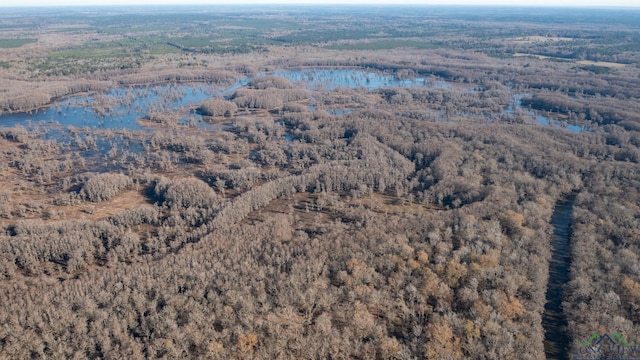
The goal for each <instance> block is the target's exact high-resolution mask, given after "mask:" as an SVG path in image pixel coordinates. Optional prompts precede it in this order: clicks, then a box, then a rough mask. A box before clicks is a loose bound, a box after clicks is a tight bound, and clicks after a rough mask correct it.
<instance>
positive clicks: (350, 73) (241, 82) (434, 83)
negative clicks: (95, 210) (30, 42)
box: [0, 69, 585, 132]
mask: <svg viewBox="0 0 640 360" xmlns="http://www.w3.org/2000/svg"><path fill="white" fill-rule="evenodd" d="M269 74H270V75H276V76H281V77H284V78H287V79H289V80H291V81H293V82H296V83H303V84H304V86H305V87H307V88H308V89H310V90H334V89H337V88H340V87H345V88H359V87H362V88H365V89H367V90H375V89H378V88H382V87H429V88H440V89H453V88H457V87H456V86H455V84H451V83H449V82H446V81H443V80H439V79H434V78H424V77H418V78H412V79H407V78H399V77H397V76H395V75H393V74H385V73H376V72H371V71H365V70H357V69H301V70H285V71H276V72H273V73H269ZM262 75H267V74H259V75H258V76H262ZM251 79H252V77H245V78H241V79H238V80H237V81H235V83H233V84H231V85H229V86H227V87H223V88H220V87H214V86H213V85H210V84H162V85H150V86H140V87H132V88H119V89H113V90H110V91H108V92H105V93H101V94H91V95H79V96H73V97H70V98H66V99H62V100H58V101H55V102H53V103H52V104H51V106H49V107H46V108H43V109H40V110H38V111H34V112H29V113H16V114H5V115H2V116H0V126H1V127H11V126H15V125H23V126H28V125H29V124H38V123H45V124H46V123H56V124H59V125H61V126H63V127H71V126H73V127H79V128H83V127H87V128H89V129H128V130H146V131H150V130H148V129H147V128H145V127H144V126H142V125H141V124H140V123H138V122H137V119H140V118H143V117H145V116H147V115H149V113H150V111H153V110H157V111H181V112H182V113H188V114H189V115H187V116H184V117H183V118H181V119H180V123H182V124H187V123H189V124H195V126H197V127H199V128H202V129H204V130H214V129H213V128H212V127H211V126H210V125H209V124H208V123H207V122H205V121H203V120H202V117H201V116H200V115H198V114H196V113H195V112H193V111H192V110H193V108H194V107H195V104H197V103H199V102H201V101H203V100H206V99H209V98H211V97H214V96H226V97H229V96H230V95H231V94H233V92H234V91H235V90H236V89H238V88H240V87H241V86H245V85H246V84H247V83H248V82H249V81H250V80H251ZM459 90H460V91H474V89H473V88H465V89H459ZM522 96H523V95H522V94H517V95H514V96H513V98H512V101H511V103H510V104H509V106H508V107H507V108H506V109H505V111H504V115H506V116H512V115H513V114H514V113H515V112H516V111H520V110H521V105H520V104H521V100H522ZM310 111H313V109H312V105H310ZM349 111H350V109H336V110H332V112H330V113H332V114H334V115H342V114H347V113H348V112H349ZM529 113H530V114H531V115H532V116H535V118H536V120H537V121H538V122H539V123H541V124H543V125H551V126H555V127H560V128H566V129H567V130H569V131H571V132H580V131H583V130H585V129H584V128H583V127H580V126H576V125H568V126H565V124H563V123H561V122H560V121H557V120H554V119H549V118H546V117H544V116H540V115H536V114H534V113H532V112H529Z"/></svg>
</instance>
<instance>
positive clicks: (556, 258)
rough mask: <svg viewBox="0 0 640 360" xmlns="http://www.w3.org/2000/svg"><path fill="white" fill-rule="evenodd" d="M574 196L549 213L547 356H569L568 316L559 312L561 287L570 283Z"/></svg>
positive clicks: (544, 320) (562, 358)
mask: <svg viewBox="0 0 640 360" xmlns="http://www.w3.org/2000/svg"><path fill="white" fill-rule="evenodd" d="M575 198H576V195H575V194H573V193H572V194H569V195H567V196H565V197H564V198H562V199H560V200H558V202H557V203H556V207H555V209H554V211H553V215H552V216H551V225H552V226H553V235H552V237H551V250H552V256H551V262H550V263H549V284H548V285H547V299H546V303H545V306H544V314H543V315H542V326H543V327H544V332H545V334H544V352H545V355H546V357H547V359H549V360H551V359H554V360H566V359H569V355H568V348H569V337H568V335H567V319H566V317H565V316H564V314H563V312H562V300H563V298H564V287H565V285H566V284H567V283H568V282H569V267H570V266H571V243H570V240H569V237H570V235H571V212H572V211H573V202H574V201H575Z"/></svg>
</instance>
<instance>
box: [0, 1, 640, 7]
mask: <svg viewBox="0 0 640 360" xmlns="http://www.w3.org/2000/svg"><path fill="white" fill-rule="evenodd" d="M345 3H349V4H393V5H399V4H417V5H512V6H563V7H564V6H570V7H638V8H640V0H237V1H233V0H18V1H16V0H0V6H61V5H62V6H68V5H82V6H90V5H169V4H180V5H191V4H194V5H195V4H202V5H204V4H206V5H215V4H225V5H226V4H325V5H326V4H345Z"/></svg>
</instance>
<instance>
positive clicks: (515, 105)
mask: <svg viewBox="0 0 640 360" xmlns="http://www.w3.org/2000/svg"><path fill="white" fill-rule="evenodd" d="M524 96H528V94H516V95H513V96H512V97H511V102H509V106H507V108H506V109H505V110H504V113H505V115H507V116H512V115H513V114H515V113H516V112H517V111H519V110H522V98H523V97H524ZM524 111H525V112H526V113H527V114H529V115H531V116H534V117H535V119H536V121H537V122H538V123H539V124H541V125H544V126H553V127H555V128H558V129H566V130H568V131H570V132H572V133H579V132H582V131H590V129H589V128H587V127H585V126H578V125H572V124H565V123H563V122H562V121H559V120H556V119H550V118H548V117H546V116H542V115H538V114H536V113H534V112H533V111H531V110H524Z"/></svg>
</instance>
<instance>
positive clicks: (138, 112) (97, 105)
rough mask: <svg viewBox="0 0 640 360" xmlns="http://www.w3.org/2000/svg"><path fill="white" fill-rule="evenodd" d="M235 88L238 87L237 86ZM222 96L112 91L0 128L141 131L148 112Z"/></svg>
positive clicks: (9, 118) (203, 88) (168, 88)
mask: <svg viewBox="0 0 640 360" xmlns="http://www.w3.org/2000/svg"><path fill="white" fill-rule="evenodd" d="M236 85H237V86H240V84H236ZM236 85H234V86H236ZM222 92H223V91H221V90H219V89H214V88H213V87H212V86H211V85H206V84H170V85H153V86H146V87H134V88H129V89H113V90H111V91H108V92H106V93H102V94H91V95H79V96H73V97H70V98H67V99H63V100H58V101H55V102H53V104H52V105H51V106H49V107H47V108H44V109H40V110H36V111H33V112H28V113H15V114H6V115H2V116H0V126H7V127H8V126H15V125H18V124H19V125H28V124H29V123H32V124H33V123H41V122H44V123H56V124H59V125H61V126H65V127H66V126H74V127H78V128H83V127H88V128H91V129H129V130H142V129H143V127H142V126H141V125H140V124H139V123H138V122H137V119H139V118H142V117H144V116H147V115H148V114H149V113H150V112H151V111H176V110H180V109H183V108H184V109H187V108H188V107H189V106H191V105H192V104H194V103H197V102H200V101H203V100H206V99H208V98H210V97H212V96H214V95H215V94H216V93H222ZM188 117H191V118H192V119H189V118H188ZM188 117H183V118H182V119H181V121H182V122H187V121H189V120H191V121H196V122H198V123H199V124H200V126H202V127H206V126H207V124H206V123H205V122H204V121H202V118H201V117H200V116H199V115H197V114H195V113H193V114H190V115H189V116H188Z"/></svg>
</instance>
